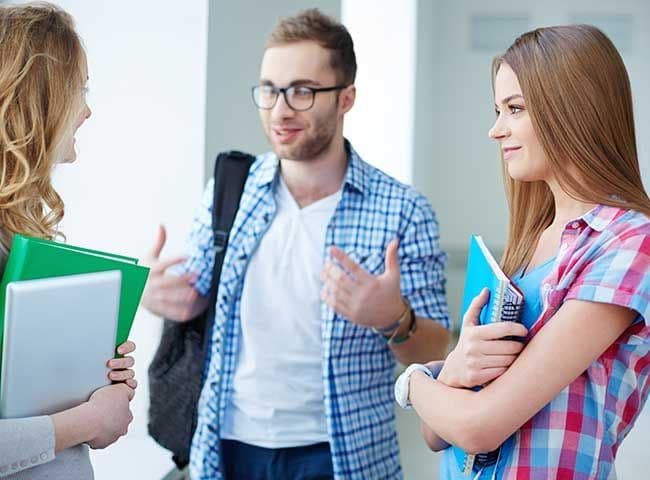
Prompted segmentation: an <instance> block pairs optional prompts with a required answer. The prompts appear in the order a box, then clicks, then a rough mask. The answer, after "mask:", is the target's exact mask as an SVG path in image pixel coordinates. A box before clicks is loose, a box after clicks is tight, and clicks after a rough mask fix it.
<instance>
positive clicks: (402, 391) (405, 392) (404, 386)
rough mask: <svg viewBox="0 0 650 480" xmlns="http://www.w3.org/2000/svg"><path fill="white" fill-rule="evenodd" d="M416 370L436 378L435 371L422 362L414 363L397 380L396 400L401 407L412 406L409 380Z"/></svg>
mask: <svg viewBox="0 0 650 480" xmlns="http://www.w3.org/2000/svg"><path fill="white" fill-rule="evenodd" d="M416 370H419V371H421V372H423V373H425V374H426V375H427V376H429V377H430V378H435V377H434V375H433V372H432V371H431V370H429V369H428V368H427V367H425V366H424V365H422V364H421V363H412V364H411V365H409V366H408V367H407V368H406V370H404V372H403V373H402V374H401V375H400V376H399V377H398V378H397V381H396V382H395V401H397V404H398V405H399V406H400V407H402V408H404V409H406V410H408V409H410V408H411V402H410V401H409V382H410V380H411V374H412V373H413V372H415V371H416Z"/></svg>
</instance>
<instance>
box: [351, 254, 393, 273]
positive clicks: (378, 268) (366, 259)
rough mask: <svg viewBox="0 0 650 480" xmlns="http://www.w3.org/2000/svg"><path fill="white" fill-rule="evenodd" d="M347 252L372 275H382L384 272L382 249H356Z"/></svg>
mask: <svg viewBox="0 0 650 480" xmlns="http://www.w3.org/2000/svg"><path fill="white" fill-rule="evenodd" d="M346 254H347V255H348V257H350V258H351V259H352V260H353V261H354V262H356V263H357V264H358V265H360V266H361V267H362V268H363V269H364V270H365V271H366V272H368V273H370V274H372V275H381V274H382V273H383V272H384V252H383V251H381V250H365V249H358V248H356V249H354V250H351V251H347V252H346Z"/></svg>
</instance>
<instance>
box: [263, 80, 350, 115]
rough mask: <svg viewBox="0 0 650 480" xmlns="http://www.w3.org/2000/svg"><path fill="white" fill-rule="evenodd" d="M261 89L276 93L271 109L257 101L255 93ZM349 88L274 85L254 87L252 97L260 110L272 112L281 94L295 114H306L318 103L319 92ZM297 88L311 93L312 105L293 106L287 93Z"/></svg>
mask: <svg viewBox="0 0 650 480" xmlns="http://www.w3.org/2000/svg"><path fill="white" fill-rule="evenodd" d="M261 87H267V88H268V87H270V88H272V89H273V91H274V92H275V100H274V101H273V104H272V105H271V106H270V107H261V106H259V105H258V103H257V102H256V101H255V91H256V90H257V89H258V88H261ZM347 87H349V85H334V86H333V87H321V88H316V87H307V86H304V85H292V86H290V87H274V86H273V85H254V86H253V87H251V96H252V97H253V103H254V104H255V106H256V107H257V108H259V109H260V110H272V109H273V108H274V107H275V105H276V104H277V103H278V98H280V94H282V95H284V103H286V104H287V106H288V107H289V108H290V109H291V110H293V111H295V112H305V111H307V110H309V109H310V108H312V107H313V106H314V103H315V102H316V94H317V93H318V92H333V91H335V90H343V89H344V88H347ZM297 88H305V89H307V90H310V91H311V104H310V105H309V106H308V107H306V108H295V107H294V106H293V105H291V102H290V101H289V98H288V97H287V92H288V91H289V90H296V89H297Z"/></svg>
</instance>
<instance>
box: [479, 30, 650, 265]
mask: <svg viewBox="0 0 650 480" xmlns="http://www.w3.org/2000/svg"><path fill="white" fill-rule="evenodd" d="M503 63H506V64H508V65H509V66H510V68H512V70H513V71H514V72H515V74H516V75H517V79H518V80H519V84H520V85H521V90H522V93H523V96H524V98H525V99H526V106H527V109H528V111H529V113H530V117H531V121H532V124H533V129H534V131H535V134H536V135H537V138H538V139H539V141H540V143H541V145H542V148H543V150H544V153H545V156H546V159H547V161H548V163H549V166H550V168H551V171H552V173H553V175H554V177H555V178H556V179H557V181H558V183H559V185H560V186H561V187H562V189H563V190H564V191H565V192H567V193H568V194H569V195H571V196H572V197H573V198H576V199H578V200H581V201H585V202H588V203H599V204H603V205H610V206H615V207H621V208H625V209H632V210H637V211H639V212H642V213H644V214H646V215H648V216H650V200H649V199H648V194H647V193H646V191H645V189H644V187H643V183H642V181H641V172H640V169H639V160H638V157H637V147H636V136H635V131H634V115H633V109H632V92H631V88H630V80H629V78H628V75H627V70H626V69H625V65H624V63H623V60H622V59H621V56H620V55H619V53H618V51H617V50H616V48H615V47H614V44H613V43H612V42H611V40H610V39H609V38H607V36H606V35H605V34H604V33H603V32H601V31H600V30H599V29H597V28H596V27H593V26H590V25H566V26H558V27H547V28H538V29H537V30H533V31H531V32H527V33H524V34H523V35H521V36H520V37H519V38H517V39H516V40H515V42H514V43H513V44H512V46H510V48H508V50H507V51H506V53H504V54H503V55H502V56H500V57H497V58H495V60H494V62H493V65H492V83H493V86H494V79H495V77H496V74H497V72H498V71H499V68H500V67H501V65H502V64H503ZM503 173H504V181H505V184H506V194H507V198H508V206H509V208H510V225H509V231H508V241H507V243H506V249H505V252H504V255H503V259H502V262H501V263H502V266H503V270H504V272H505V273H506V274H507V275H512V274H513V273H514V272H516V271H517V270H518V269H519V268H521V267H523V266H525V265H527V264H528V262H530V260H531V257H532V255H533V253H534V250H535V245H536V244H537V241H538V240H539V237H540V235H541V233H542V232H543V231H544V229H546V227H548V226H549V225H550V224H551V222H552V221H553V217H554V215H555V205H554V203H553V195H552V193H551V191H550V189H549V188H548V186H547V185H546V183H544V182H521V181H517V180H514V179H512V178H511V177H510V176H509V175H508V173H507V170H506V167H505V164H503Z"/></svg>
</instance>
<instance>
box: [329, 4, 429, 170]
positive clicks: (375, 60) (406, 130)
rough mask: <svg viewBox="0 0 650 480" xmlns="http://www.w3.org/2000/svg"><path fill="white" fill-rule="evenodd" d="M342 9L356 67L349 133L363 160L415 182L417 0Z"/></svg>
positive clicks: (346, 120)
mask: <svg viewBox="0 0 650 480" xmlns="http://www.w3.org/2000/svg"><path fill="white" fill-rule="evenodd" d="M341 11H342V13H341V20H342V22H343V23H344V24H345V26H346V27H347V28H348V30H349V31H350V34H351V35H352V39H353V40H354V50H355V53H356V56H357V67H358V71H357V79H356V82H355V83H356V87H357V97H356V102H355V105H354V108H353V109H352V110H351V111H350V112H349V113H348V115H347V117H346V119H345V132H344V133H345V136H346V137H347V138H348V139H349V140H350V141H351V142H352V145H353V146H354V147H355V149H356V150H357V152H359V154H360V155H361V157H362V158H363V159H364V160H366V161H367V162H369V163H371V164H372V165H375V166H376V167H378V168H380V169H381V170H383V171H385V172H387V173H388V174H390V175H392V176H394V177H395V178H397V179H398V180H400V181H402V182H404V183H411V180H412V176H413V169H412V164H413V124H414V111H415V61H416V32H417V1H416V0H402V1H400V2H399V3H396V2H394V1H391V0H379V1H377V0H344V1H342V2H341Z"/></svg>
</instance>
